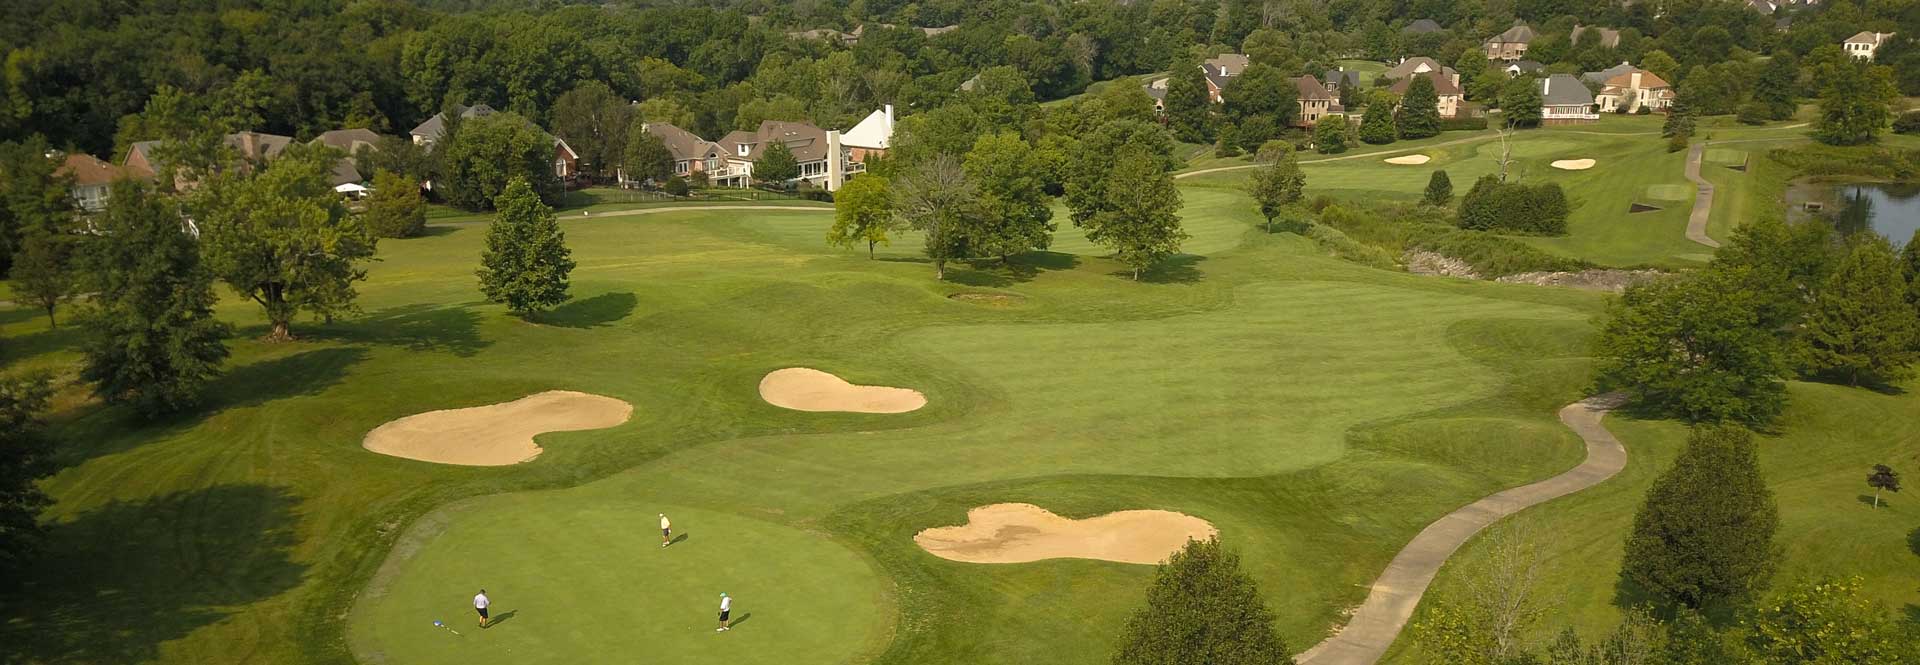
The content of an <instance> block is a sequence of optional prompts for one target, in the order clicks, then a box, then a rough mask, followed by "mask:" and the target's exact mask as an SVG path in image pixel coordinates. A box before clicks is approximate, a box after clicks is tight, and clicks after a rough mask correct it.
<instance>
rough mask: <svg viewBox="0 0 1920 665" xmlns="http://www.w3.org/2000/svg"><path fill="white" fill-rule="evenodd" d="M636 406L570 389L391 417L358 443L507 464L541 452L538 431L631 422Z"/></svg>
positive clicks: (429, 458) (410, 454)
mask: <svg viewBox="0 0 1920 665" xmlns="http://www.w3.org/2000/svg"><path fill="white" fill-rule="evenodd" d="M632 415H633V405H631V404H628V403H626V402H623V401H620V400H617V399H614V398H612V397H603V396H600V395H589V394H587V393H580V392H574V391H571V390H549V391H546V392H543V393H534V394H532V395H528V396H526V397H522V398H520V399H516V400H514V401H511V402H503V403H500V404H488V405H486V406H476V407H470V408H465V409H447V410H443V411H428V412H426V413H420V414H415V415H411V416H407V417H405V418H401V419H399V420H395V421H392V422H389V423H387V424H385V425H381V426H379V427H376V428H374V430H373V431H371V432H368V433H367V438H366V439H365V440H363V441H361V442H360V445H361V446H364V447H365V448H366V449H367V450H371V451H373V452H376V453H380V454H382V455H392V456H394V457H405V458H407V459H416V460H421V461H423V462H439V463H441V464H460V465H466V466H505V465H508V464H519V463H521V462H526V461H529V460H532V459H533V458H534V457H536V456H538V455H539V454H540V446H539V444H536V443H534V442H533V437H534V435H537V434H544V433H546V432H570V431H576V430H588V429H604V428H607V427H613V426H615V425H618V424H620V423H624V422H627V418H628V417H630V416H632Z"/></svg>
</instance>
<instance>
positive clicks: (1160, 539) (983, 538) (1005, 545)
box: [913, 503, 1219, 564]
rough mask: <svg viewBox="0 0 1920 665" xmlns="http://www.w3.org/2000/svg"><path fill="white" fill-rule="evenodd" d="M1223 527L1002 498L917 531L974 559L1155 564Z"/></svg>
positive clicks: (1160, 514)
mask: <svg viewBox="0 0 1920 665" xmlns="http://www.w3.org/2000/svg"><path fill="white" fill-rule="evenodd" d="M1217 533H1219V531H1217V530H1215V529H1214V528H1213V525H1212V524H1209V523H1207V521H1206V520H1203V519H1200V518H1197V517H1192V516H1188V515H1182V514H1180V513H1175V512H1169V511H1165V510H1123V511H1120V512H1117V513H1107V514H1105V515H1101V516H1098V517H1089V518H1087V519H1083V520H1070V519H1067V518H1064V517H1061V516H1059V515H1055V514H1053V513H1051V512H1048V511H1047V510H1046V509H1044V508H1041V507H1039V506H1035V505H1032V504H1026V503H996V504H993V505H991V506H981V507H979V508H975V509H973V510H970V511H967V523H966V524H962V525H960V526H943V527H935V528H932V529H927V530H925V531H921V532H920V533H918V534H915V535H914V537H913V542H914V543H916V544H918V545H919V546H920V549H923V550H926V551H927V552H929V553H931V554H933V555H934V556H937V557H940V558H942V559H948V560H952V561H965V562H968V563H1026V562H1029V561H1039V560H1042V559H1099V560H1102V561H1118V562H1121V563H1146V564H1154V563H1160V562H1161V561H1165V560H1166V559H1167V557H1169V556H1172V555H1173V553H1174V552H1177V551H1179V550H1180V548H1182V547H1185V546H1186V544H1187V540H1189V539H1193V540H1205V539H1207V538H1211V537H1213V536H1214V535H1215V534H1217Z"/></svg>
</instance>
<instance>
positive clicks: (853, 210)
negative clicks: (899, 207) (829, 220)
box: [827, 173, 893, 259]
mask: <svg viewBox="0 0 1920 665" xmlns="http://www.w3.org/2000/svg"><path fill="white" fill-rule="evenodd" d="M892 228H893V190H892V188H891V187H889V186H888V185H887V179H886V178H882V177H880V176H876V175H873V174H871V173H869V174H867V175H864V176H861V177H858V178H854V179H852V180H849V181H847V184H846V186H844V187H841V188H840V191H838V192H834V194H833V228H830V229H827V244H829V245H833V246H835V247H849V248H851V247H853V246H854V245H857V244H859V243H863V242H864V243H866V244H867V258H869V259H871V258H873V246H874V245H878V244H886V242H887V232H888V231H890V230H892Z"/></svg>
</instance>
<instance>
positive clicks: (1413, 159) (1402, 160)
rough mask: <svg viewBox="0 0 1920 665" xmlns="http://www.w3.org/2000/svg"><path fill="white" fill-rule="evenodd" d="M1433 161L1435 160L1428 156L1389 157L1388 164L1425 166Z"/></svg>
mask: <svg viewBox="0 0 1920 665" xmlns="http://www.w3.org/2000/svg"><path fill="white" fill-rule="evenodd" d="M1432 160H1433V158H1432V157H1428V156H1426V155H1401V156H1399V157H1388V158H1387V163H1388V164H1425V163H1427V162H1429V161H1432Z"/></svg>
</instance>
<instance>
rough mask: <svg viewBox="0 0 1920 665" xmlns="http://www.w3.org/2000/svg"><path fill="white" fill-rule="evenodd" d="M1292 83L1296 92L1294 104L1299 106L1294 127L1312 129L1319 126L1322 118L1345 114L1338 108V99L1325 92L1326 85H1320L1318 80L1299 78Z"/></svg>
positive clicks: (1310, 77)
mask: <svg viewBox="0 0 1920 665" xmlns="http://www.w3.org/2000/svg"><path fill="white" fill-rule="evenodd" d="M1293 83H1294V87H1295V88H1296V89H1297V90H1298V93H1297V95H1296V99H1295V100H1294V103H1295V104H1298V105H1300V114H1299V115H1297V116H1295V117H1294V121H1293V122H1294V124H1295V125H1299V126H1301V127H1312V126H1314V125H1316V124H1319V123H1320V119H1321V118H1323V117H1326V116H1328V115H1332V114H1336V113H1345V112H1346V109H1345V108H1343V107H1341V106H1340V98H1339V97H1338V96H1335V95H1333V94H1331V93H1329V92H1327V85H1326V84H1325V83H1321V82H1320V79H1316V78H1314V77H1312V76H1301V77H1300V78H1297V79H1294V80H1293Z"/></svg>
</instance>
